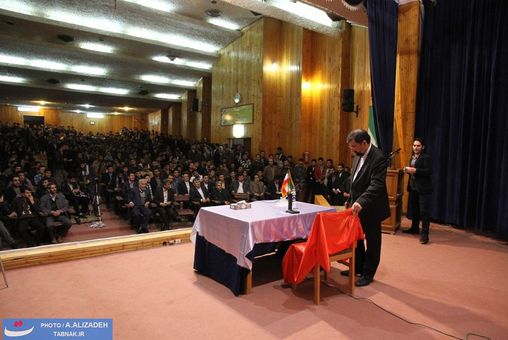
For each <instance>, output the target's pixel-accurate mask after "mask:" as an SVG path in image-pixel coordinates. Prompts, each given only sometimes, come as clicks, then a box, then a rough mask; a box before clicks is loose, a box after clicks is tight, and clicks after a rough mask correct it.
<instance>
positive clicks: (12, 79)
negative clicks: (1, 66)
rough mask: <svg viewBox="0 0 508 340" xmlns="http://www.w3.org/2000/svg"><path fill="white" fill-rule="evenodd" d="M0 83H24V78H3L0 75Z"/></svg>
mask: <svg viewBox="0 0 508 340" xmlns="http://www.w3.org/2000/svg"><path fill="white" fill-rule="evenodd" d="M0 81H4V82H7V83H18V84H20V83H24V82H26V79H25V78H21V77H15V76H3V75H0Z"/></svg>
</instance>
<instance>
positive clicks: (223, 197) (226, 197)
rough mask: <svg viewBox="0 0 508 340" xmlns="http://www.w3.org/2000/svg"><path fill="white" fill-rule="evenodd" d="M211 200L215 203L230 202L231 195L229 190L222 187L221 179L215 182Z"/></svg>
mask: <svg viewBox="0 0 508 340" xmlns="http://www.w3.org/2000/svg"><path fill="white" fill-rule="evenodd" d="M211 202H212V203H213V204H215V205H224V204H231V195H230V194H229V191H227V190H226V189H225V188H224V183H223V182H222V181H217V182H215V188H214V189H213V191H212V197H211Z"/></svg>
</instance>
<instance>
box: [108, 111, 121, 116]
mask: <svg viewBox="0 0 508 340" xmlns="http://www.w3.org/2000/svg"><path fill="white" fill-rule="evenodd" d="M110 113H111V114H112V115H115V116H118V115H121V114H122V113H121V112H117V111H114V112H110Z"/></svg>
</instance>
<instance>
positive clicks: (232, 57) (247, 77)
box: [211, 19, 264, 152]
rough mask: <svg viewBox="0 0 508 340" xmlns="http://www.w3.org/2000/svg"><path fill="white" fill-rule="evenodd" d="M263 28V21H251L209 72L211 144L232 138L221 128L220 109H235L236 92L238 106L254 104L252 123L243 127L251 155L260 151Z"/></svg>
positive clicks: (230, 129) (225, 128)
mask: <svg viewBox="0 0 508 340" xmlns="http://www.w3.org/2000/svg"><path fill="white" fill-rule="evenodd" d="M263 26H264V19H260V20H258V21H256V22H254V23H253V24H251V25H250V26H248V27H247V28H245V29H244V30H243V34H242V36H241V37H240V38H239V39H237V40H235V41H234V42H232V43H231V44H229V45H228V46H226V47H225V48H224V49H222V50H221V51H220V52H219V58H218V59H217V61H216V62H215V64H214V67H213V69H212V91H211V92H212V103H211V141H212V142H213V143H226V142H227V141H228V139H229V138H232V127H231V126H221V109H222V108H225V107H232V106H235V103H234V102H233V97H234V95H235V93H236V92H239V93H240V94H241V96H242V100H241V102H240V104H254V123H253V124H246V125H245V138H251V145H252V151H253V152H257V151H258V150H259V149H261V148H262V138H261V136H262V124H263V123H262V120H263V117H262V106H263V105H262V95H263V90H262V75H263Z"/></svg>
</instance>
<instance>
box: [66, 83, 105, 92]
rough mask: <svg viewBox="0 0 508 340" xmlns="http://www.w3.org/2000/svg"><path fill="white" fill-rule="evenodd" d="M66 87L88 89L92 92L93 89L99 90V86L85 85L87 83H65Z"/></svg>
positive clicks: (80, 89) (79, 89)
mask: <svg viewBox="0 0 508 340" xmlns="http://www.w3.org/2000/svg"><path fill="white" fill-rule="evenodd" d="M64 86H65V87H66V88H68V89H71V90H78V91H88V92H92V91H95V90H97V88H96V87H95V86H92V85H85V84H65V85H64Z"/></svg>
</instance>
